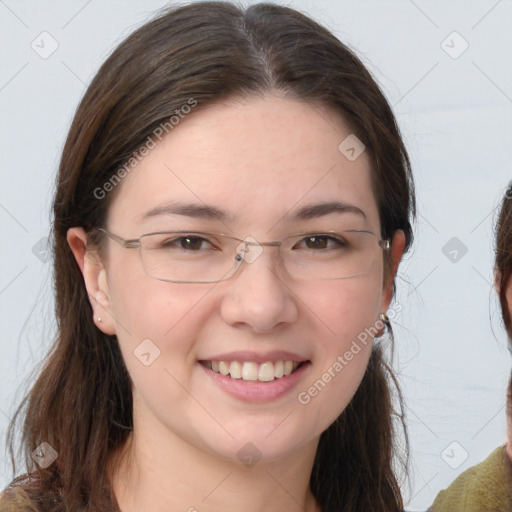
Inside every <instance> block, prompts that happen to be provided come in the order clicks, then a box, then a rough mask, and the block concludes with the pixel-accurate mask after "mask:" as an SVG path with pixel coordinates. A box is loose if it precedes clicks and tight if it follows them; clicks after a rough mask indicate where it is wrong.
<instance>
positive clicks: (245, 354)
mask: <svg viewBox="0 0 512 512" xmlns="http://www.w3.org/2000/svg"><path fill="white" fill-rule="evenodd" d="M200 361H225V362H226V363H227V362H232V361H252V362H255V363H258V364H262V363H266V362H267V361H294V362H298V363H302V362H304V361H308V358H307V357H303V356H301V355H299V354H294V353H293V352H287V351H284V350H273V351H271V352H251V351H248V350H242V351H238V352H229V353H225V354H217V355H215V356H211V357H205V358H202V359H200Z"/></svg>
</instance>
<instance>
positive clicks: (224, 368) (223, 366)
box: [219, 361, 229, 375]
mask: <svg viewBox="0 0 512 512" xmlns="http://www.w3.org/2000/svg"><path fill="white" fill-rule="evenodd" d="M219 372H220V373H221V375H227V374H228V373H229V366H228V364H227V363H225V362H224V361H220V362H219Z"/></svg>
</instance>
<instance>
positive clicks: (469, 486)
mask: <svg viewBox="0 0 512 512" xmlns="http://www.w3.org/2000/svg"><path fill="white" fill-rule="evenodd" d="M511 511H512V465H511V462H510V461H509V459H508V457H507V455H506V453H505V447H504V446H500V447H499V448H496V449H495V450H494V451H493V452H492V453H491V454H490V455H489V456H488V457H487V458H486V459H485V460H484V461H483V462H481V463H480V464H477V465H476V466H473V467H471V468H469V469H468V470H467V471H465V472H464V473H462V475H460V476H459V477H457V478H456V479H455V480H454V481H453V483H452V484H451V485H450V487H448V489H445V490H444V491H441V492H440V493H439V494H438V495H437V498H436V499H435V501H434V503H433V505H432V507H431V508H430V509H429V510H428V512H511Z"/></svg>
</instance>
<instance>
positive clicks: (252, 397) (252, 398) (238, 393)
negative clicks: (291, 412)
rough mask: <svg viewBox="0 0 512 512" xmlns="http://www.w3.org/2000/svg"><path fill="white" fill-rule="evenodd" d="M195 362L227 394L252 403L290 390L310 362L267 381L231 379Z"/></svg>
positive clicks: (267, 399)
mask: <svg viewBox="0 0 512 512" xmlns="http://www.w3.org/2000/svg"><path fill="white" fill-rule="evenodd" d="M197 364H198V365H199V366H200V367H201V368H202V369H203V370H204V371H205V372H206V374H207V375H208V377H210V379H212V381H213V382H215V384H217V385H218V386H219V387H220V388H221V389H223V390H224V391H225V392H226V393H227V394H228V395H231V396H232V397H234V398H238V399H239V400H243V401H244V402H252V403H262V402H270V401H271V400H276V399H277V398H279V397H281V396H283V395H285V394H286V393H288V392H290V391H291V390H292V389H293V388H294V387H295V386H296V385H297V383H298V382H299V380H300V379H301V378H302V377H303V375H304V373H305V372H306V371H307V370H308V368H309V367H310V366H311V363H310V362H309V361H307V362H305V363H303V364H302V365H301V366H300V368H298V369H297V370H295V371H294V372H293V373H290V375H286V376H284V377H281V378H279V379H274V380H271V381H269V382H261V381H256V380H243V379H232V378H231V377H228V376H224V375H222V374H220V373H217V372H214V371H213V370H210V369H209V368H207V367H206V366H204V365H202V364H201V363H197Z"/></svg>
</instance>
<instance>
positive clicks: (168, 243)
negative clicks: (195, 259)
mask: <svg viewBox="0 0 512 512" xmlns="http://www.w3.org/2000/svg"><path fill="white" fill-rule="evenodd" d="M311 238H319V239H325V240H331V241H334V242H335V244H336V245H337V246H338V247H346V246H347V245H349V244H348V242H347V241H346V240H344V239H342V238H338V237H334V236H331V235H320V234H318V235H317V234H310V235H307V236H304V237H303V238H302V239H301V240H300V241H299V243H300V242H303V241H305V240H308V239H311ZM181 240H200V241H202V242H206V243H209V244H210V245H213V244H212V242H211V241H209V240H207V239H206V238H204V237H201V236H187V235H182V236H180V237H177V238H173V239H168V240H165V241H164V242H163V243H162V244H161V245H160V247H161V248H167V247H170V246H171V245H172V244H176V243H179V242H180V241H181ZM179 248H180V249H183V250H187V249H184V248H183V247H179ZM331 248H332V246H331ZM325 249H329V247H327V248H325ZM190 252H200V251H193V250H192V251H190Z"/></svg>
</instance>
